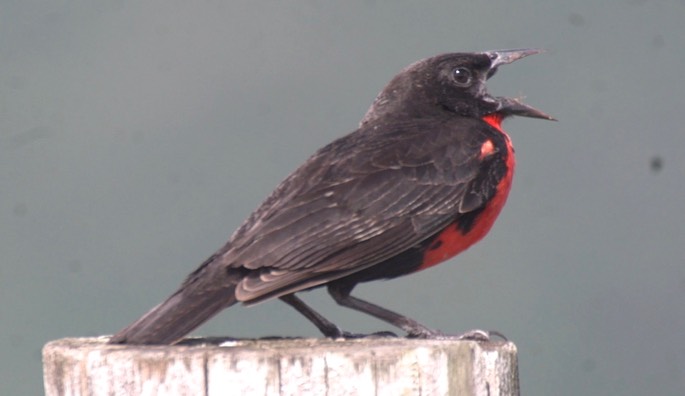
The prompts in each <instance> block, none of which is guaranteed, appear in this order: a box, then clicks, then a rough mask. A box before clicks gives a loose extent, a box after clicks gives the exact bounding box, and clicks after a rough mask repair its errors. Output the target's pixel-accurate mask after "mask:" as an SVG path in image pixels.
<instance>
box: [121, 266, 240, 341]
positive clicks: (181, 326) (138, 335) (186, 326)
mask: <svg viewBox="0 0 685 396" xmlns="http://www.w3.org/2000/svg"><path fill="white" fill-rule="evenodd" d="M212 272H215V271H211V270H209V269H208V266H206V265H203V266H202V267H201V268H200V269H198V271H196V272H195V273H193V274H191V277H189V278H188V280H186V282H184V284H183V285H182V286H181V288H180V289H179V290H178V291H177V292H176V293H174V294H173V295H171V297H169V298H168V299H166V301H164V302H163V303H161V304H159V305H157V306H156V307H154V308H152V309H151V310H150V311H149V312H148V313H146V314H145V315H143V316H142V317H141V318H140V319H138V320H136V321H135V322H133V323H131V324H130V325H128V326H127V327H125V328H124V329H122V330H121V331H119V332H118V333H117V334H115V335H114V336H112V338H110V340H109V343H110V344H160V345H164V344H173V343H174V342H176V341H178V340H180V339H181V338H182V337H183V336H185V335H186V334H188V333H189V332H191V331H192V330H194V329H195V328H196V327H198V326H200V325H201V324H202V323H204V322H205V321H206V320H208V319H209V318H211V317H212V316H214V315H215V314H217V313H218V312H219V311H221V310H222V309H224V308H227V307H229V306H231V305H233V304H235V303H236V302H237V300H236V297H235V288H236V283H237V282H236V280H231V279H226V277H225V276H224V277H221V276H218V277H221V278H223V279H217V276H216V275H218V274H216V273H215V274H212ZM212 275H215V276H212Z"/></svg>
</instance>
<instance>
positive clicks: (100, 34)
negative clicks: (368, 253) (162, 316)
mask: <svg viewBox="0 0 685 396" xmlns="http://www.w3.org/2000/svg"><path fill="white" fill-rule="evenodd" d="M330 3H332V2H330ZM684 16H685V2H684V1H682V0H680V1H676V0H672V1H668V0H656V1H646V0H609V1H604V2H596V1H589V0H581V1H576V2H566V3H564V2H541V1H520V2H511V1H488V2H473V3H469V2H457V1H430V2H410V1H395V2H389V1H346V2H337V3H333V4H324V3H321V2H310V1H300V2H297V3H293V2H277V1H265V2H251V1H232V2H221V1H205V2H181V1H174V2H153V1H143V2H133V1H123V0H111V1H99V2H86V1H59V2H20V1H5V2H3V5H2V12H0V59H1V60H2V66H1V67H0V70H1V71H0V394H3V395H31V394H40V393H41V392H42V372H41V357H40V350H41V347H42V346H43V344H44V343H46V342H47V341H49V340H53V339H57V338H61V337H73V336H95V335H103V334H111V333H113V332H115V331H117V330H119V329H120V328H121V327H123V326H124V325H126V324H128V323H129V322H130V321H132V320H134V319H136V318H137V317H138V316H139V315H141V314H142V313H143V312H145V311H147V309H149V308H151V307H152V306H153V305H155V304H157V303H158V302H160V301H161V300H162V299H163V298H165V297H167V296H168V295H169V294H170V293H171V292H173V291H174V290H175V289H176V287H177V286H178V285H179V284H180V282H181V281H182V280H183V279H184V278H185V276H186V275H187V274H188V273H189V272H191V271H192V270H193V269H195V267H196V266H197V265H198V264H200V263H201V262H202V261H203V260H204V259H205V258H206V257H207V256H209V255H210V254H211V253H212V252H213V251H214V250H215V249H217V248H218V247H220V246H221V245H222V244H223V243H224V242H225V241H226V240H227V238H228V237H229V235H230V234H231V233H232V232H233V231H234V229H235V228H237V227H238V226H239V225H240V224H241V223H242V221H243V219H244V218H245V217H246V216H247V215H248V214H249V213H250V211H251V210H252V209H254V208H255V207H256V206H257V205H258V204H259V203H260V202H261V200H262V199H263V198H264V197H265V196H266V195H267V194H268V193H269V192H270V191H271V190H272V189H273V187H275V186H276V184H277V183H278V182H279V181H280V180H281V179H282V178H284V177H285V176H286V175H287V174H288V173H289V172H290V171H291V170H293V169H294V168H295V167H296V166H297V165H299V164H300V163H301V162H302V161H304V160H305V159H306V158H307V157H308V156H309V155H310V154H311V153H312V152H313V151H314V150H316V149H317V148H318V147H320V146H322V145H324V144H326V143H328V142H329V141H331V140H333V139H335V138H336V137H339V136H342V135H343V134H345V133H347V132H349V131H351V130H353V129H354V128H355V127H356V125H357V123H358V122H359V120H360V119H361V117H362V116H363V114H364V112H365V111H366V109H367V107H368V106H369V105H370V103H371V101H372V100H373V98H374V97H375V95H376V94H377V93H378V91H380V89H381V88H382V87H383V86H384V85H385V83H387V82H388V81H389V79H390V78H391V77H392V76H393V75H394V74H395V73H396V72H398V71H399V70H400V69H401V68H403V67H404V66H406V65H407V64H409V63H411V62H413V61H415V60H417V59H420V58H423V57H427V56H432V55H435V54H438V53H442V52H455V51H480V50H490V49H500V48H518V47H537V48H545V49H547V50H548V51H547V52H546V53H544V54H542V55H537V56H535V57H531V58H528V59H525V60H523V61H520V62H517V63H516V64H514V65H510V66H506V67H503V68H502V69H501V70H500V72H499V73H498V75H497V76H496V77H495V78H493V79H492V80H491V81H490V84H489V89H490V92H492V93H493V94H495V95H509V96H518V95H522V96H525V97H526V102H527V103H529V104H531V105H533V106H536V107H538V108H540V109H542V110H544V111H546V112H548V113H550V114H552V115H554V116H556V117H557V118H558V119H559V122H558V123H552V122H545V121H541V120H531V119H525V118H517V119H512V120H509V121H507V123H506V125H505V127H506V129H507V131H508V132H509V133H510V135H511V137H512V139H513V141H514V144H515V146H516V150H517V159H518V168H517V174H516V177H515V181H514V186H513V189H512V192H511V194H510V198H509V202H508V204H507V206H506V207H505V209H504V211H503V213H502V215H501V217H500V219H499V221H498V223H497V224H496V225H495V227H494V228H493V230H492V232H491V234H490V235H489V236H488V237H487V238H486V239H485V240H484V241H483V242H482V243H480V244H479V245H477V246H475V247H474V248H472V249H470V250H469V251H468V252H466V253H464V254H462V255H460V256H459V257H457V258H455V259H453V260H451V261H449V262H448V263H445V264H443V265H441V266H438V267H436V268H433V269H431V270H428V271H424V272H422V273H419V274H416V275H414V276H411V277H405V278H401V279H397V280H394V281H391V282H375V283H372V284H364V285H361V286H360V287H358V289H356V295H358V296H359V297H363V298H367V299H369V300H371V301H374V302H377V303H379V304H381V305H383V306H387V307H389V308H391V309H394V310H397V311H399V312H402V313H404V314H406V315H408V316H411V317H414V318H416V319H417V320H420V321H422V322H423V323H425V324H426V325H429V326H432V327H436V328H439V329H442V330H443V331H447V332H455V333H456V332H463V331H466V330H469V329H473V328H483V329H496V330H499V331H501V332H503V333H504V334H506V335H507V336H508V337H509V338H510V339H511V340H512V341H514V342H515V343H516V345H517V346H518V348H519V353H520V356H519V358H520V376H521V384H522V390H523V394H526V395H550V394H554V395H584V394H599V395H602V394H621V395H645V394H661V395H682V394H685V342H683V340H682V337H683V332H684V331H685V304H684V301H685V263H684V261H685V260H684V257H685V214H684V213H685V212H684V211H683V201H684V199H685V159H683V154H682V153H683V149H684V148H685V133H684V131H683V127H682V114H681V112H683V111H685V97H684V94H683V92H685V79H684V78H683V76H682V72H683V66H684V65H685V44H683V35H684V33H685V27H683V17H684ZM303 298H304V299H305V300H306V301H308V302H309V303H311V304H312V305H313V306H314V307H316V308H318V309H320V310H321V311H323V312H326V313H327V315H328V316H329V317H330V318H331V319H333V320H334V321H336V322H337V323H338V324H340V325H341V326H342V327H344V328H345V329H348V330H352V331H377V330H383V329H389V328H388V327H387V326H386V325H384V324H383V323H380V322H377V321H375V320H373V319H371V318H369V317H366V316H365V315H361V314H358V313H355V312H351V311H349V310H346V309H344V308H339V307H337V306H335V305H334V303H332V302H331V300H330V298H329V297H328V295H327V294H326V293H325V292H324V291H314V292H310V293H306V294H303ZM196 334H203V335H231V336H240V337H256V336H264V335H289V336H307V337H310V336H311V337H318V336H319V335H318V332H317V331H316V329H315V328H313V326H312V325H311V324H310V323H308V322H307V321H306V320H304V319H303V318H301V317H300V316H299V315H298V314H297V313H296V312H295V311H294V310H292V309H290V308H287V307H286V306H285V305H283V304H282V303H280V302H278V301H272V302H267V303H264V304H261V305H258V306H256V307H254V308H250V309H244V308H240V307H235V308H233V309H231V310H229V311H225V312H223V313H222V314H220V315H219V316H218V317H216V318H215V319H214V320H212V321H211V322H210V323H209V324H207V325H205V326H204V327H202V328H200V329H199V330H198V331H197V332H196Z"/></svg>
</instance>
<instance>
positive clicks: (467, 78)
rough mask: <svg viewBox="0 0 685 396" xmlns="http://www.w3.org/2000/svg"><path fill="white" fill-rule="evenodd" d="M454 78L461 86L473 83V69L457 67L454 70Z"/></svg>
mask: <svg viewBox="0 0 685 396" xmlns="http://www.w3.org/2000/svg"><path fill="white" fill-rule="evenodd" d="M452 79H453V80H454V82H455V83H456V84H457V85H458V86H460V87H466V86H469V85H471V81H473V75H472V73H471V70H469V69H467V68H465V67H457V68H456V69H454V70H453V71H452Z"/></svg>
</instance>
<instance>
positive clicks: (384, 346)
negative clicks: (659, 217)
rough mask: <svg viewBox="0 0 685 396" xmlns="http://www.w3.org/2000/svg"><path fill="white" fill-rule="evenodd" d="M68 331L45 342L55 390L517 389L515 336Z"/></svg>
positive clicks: (48, 387) (210, 394)
mask: <svg viewBox="0 0 685 396" xmlns="http://www.w3.org/2000/svg"><path fill="white" fill-rule="evenodd" d="M106 342H107V338H106V337H100V338H67V339H61V340H57V341H52V342H49V343H48V344H47V345H45V347H44V348H43V367H44V368H43V371H44V381H45V394H46V395H48V396H58V395H59V396H66V395H69V396H85V395H89V396H91V395H92V396H97V395H127V396H128V395H206V396H215V395H260V396H263V395H267V396H271V395H278V396H282V395H297V396H302V395H304V396H306V395H328V396H334V395H388V396H397V395H489V396H497V395H502V396H504V395H506V396H510V395H515V396H518V394H519V384H518V369H517V356H516V346H515V345H514V344H513V343H510V342H488V343H478V342H472V341H456V340H408V339H404V338H366V339H360V340H344V341H343V340H339V341H338V340H330V339H282V340H241V341H226V342H224V343H221V344H218V343H217V344H205V345H195V346H148V347H141V346H127V345H124V346H121V345H108V344H106Z"/></svg>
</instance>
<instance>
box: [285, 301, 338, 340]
mask: <svg viewBox="0 0 685 396" xmlns="http://www.w3.org/2000/svg"><path fill="white" fill-rule="evenodd" d="M279 298H280V299H281V301H283V302H284V303H286V304H288V305H290V306H291V307H293V308H295V309H296V310H297V312H299V313H301V314H302V315H304V317H305V318H307V319H309V321H310V322H312V323H313V324H314V326H316V328H317V329H319V331H320V332H322V333H323V335H324V336H326V337H331V338H340V337H343V334H344V332H343V331H342V330H340V328H339V327H338V326H336V325H335V323H333V322H331V321H330V320H328V319H326V318H324V317H323V316H322V315H321V314H320V313H318V312H316V311H315V310H314V309H312V308H311V307H310V306H309V305H307V304H305V303H304V301H302V300H300V299H299V298H298V297H297V296H295V294H286V295H284V296H281V297H279Z"/></svg>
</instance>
